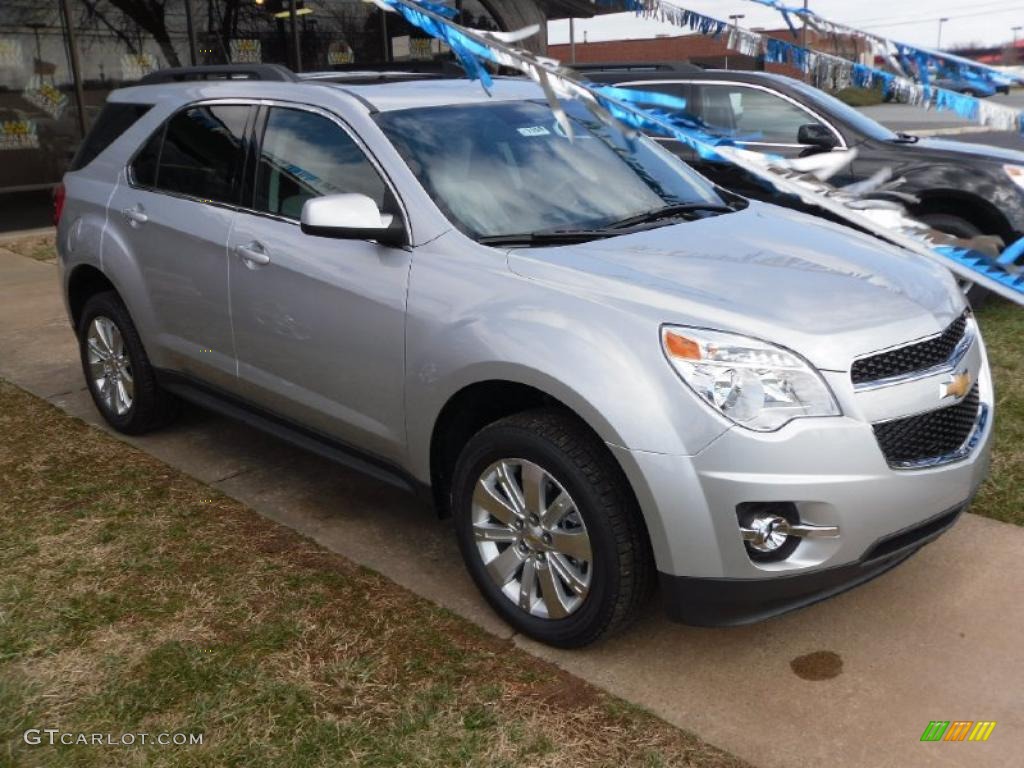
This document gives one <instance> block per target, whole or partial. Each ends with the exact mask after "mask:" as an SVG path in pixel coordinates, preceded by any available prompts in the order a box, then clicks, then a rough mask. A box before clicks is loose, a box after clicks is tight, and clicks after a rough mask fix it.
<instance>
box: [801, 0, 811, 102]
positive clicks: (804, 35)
mask: <svg viewBox="0 0 1024 768" xmlns="http://www.w3.org/2000/svg"><path fill="white" fill-rule="evenodd" d="M807 10H808V0H804V17H803V19H801V21H803V23H804V25H803V27H802V28H801V30H800V47H801V48H803V49H804V50H805V51H806V50H807ZM810 81H811V72H810V70H809V69H808V70H805V71H804V82H805V83H809V82H810Z"/></svg>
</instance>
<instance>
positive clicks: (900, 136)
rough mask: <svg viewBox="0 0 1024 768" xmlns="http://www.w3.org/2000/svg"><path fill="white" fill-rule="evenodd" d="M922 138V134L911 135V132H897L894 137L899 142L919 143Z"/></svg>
mask: <svg viewBox="0 0 1024 768" xmlns="http://www.w3.org/2000/svg"><path fill="white" fill-rule="evenodd" d="M920 140H921V137H920V136H911V135H910V134H909V133H897V134H896V138H895V139H894V141H896V142H898V143H899V144H917V142H919V141H920Z"/></svg>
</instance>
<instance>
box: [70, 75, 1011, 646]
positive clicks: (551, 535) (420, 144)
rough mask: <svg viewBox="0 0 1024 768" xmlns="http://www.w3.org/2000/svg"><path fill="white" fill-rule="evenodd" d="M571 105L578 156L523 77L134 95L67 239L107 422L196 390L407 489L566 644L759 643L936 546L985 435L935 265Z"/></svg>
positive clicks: (233, 85)
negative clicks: (748, 193) (748, 635)
mask: <svg viewBox="0 0 1024 768" xmlns="http://www.w3.org/2000/svg"><path fill="white" fill-rule="evenodd" d="M169 79H171V78H166V79H165V80H169ZM566 109H567V111H568V119H569V121H570V123H571V125H572V126H573V128H574V130H573V134H574V137H573V138H572V139H570V138H569V137H568V136H567V135H566V132H565V131H564V130H563V129H562V128H561V127H560V125H559V123H558V122H557V121H556V120H555V118H554V116H553V114H552V112H551V110H550V109H549V107H548V106H547V105H546V103H545V101H544V98H543V95H542V93H541V92H540V91H539V90H538V89H537V88H536V87H535V86H533V85H532V84H530V83H528V82H526V81H521V80H514V79H505V80H502V79H499V80H497V81H496V83H495V86H494V88H493V93H492V94H491V95H490V96H488V95H487V94H485V93H484V92H483V90H482V89H481V88H480V86H479V85H478V84H474V83H470V82H468V81H464V80H455V79H433V80H423V81H410V80H408V78H406V81H405V82H393V83H382V84H361V85H349V84H345V83H339V82H332V81H331V79H330V78H321V79H308V80H304V81H303V80H297V79H295V78H293V77H288V78H280V79H278V80H276V81H273V80H258V81H253V80H247V81H241V80H230V79H228V80H222V81H218V82H213V81H210V82H202V81H189V80H186V81H185V82H177V83H175V82H166V81H164V80H160V79H159V78H158V79H157V81H156V82H154V83H152V84H148V85H143V86H139V87H134V88H127V89H124V90H120V91H116V92H114V93H113V94H111V96H110V98H109V103H108V105H107V106H106V108H105V112H104V113H103V115H102V116H101V117H100V118H99V120H98V123H97V125H96V127H95V128H94V130H93V133H92V135H91V136H90V137H89V139H88V140H87V141H86V143H85V144H84V146H83V149H82V151H81V153H80V155H79V157H78V158H77V159H76V162H75V165H74V167H75V170H73V171H71V172H69V173H68V174H67V176H66V177H65V179H64V192H63V194H62V197H63V200H62V202H63V212H62V215H61V216H60V218H59V222H60V223H59V239H58V242H59V248H60V256H61V258H60V267H61V269H60V272H61V279H62V285H63V290H64V296H65V298H66V301H67V308H68V312H69V314H70V317H71V322H72V325H73V327H74V329H75V331H76V333H77V334H78V338H79V339H80V341H81V355H82V366H83V369H84V372H85V376H86V379H87V380H88V383H89V387H90V389H91V391H92V394H93V398H94V399H95V401H96V405H97V407H98V408H99V410H100V411H101V412H102V414H103V416H104V417H105V418H106V420H107V421H108V422H109V423H110V424H111V425H112V426H113V427H114V428H115V429H118V430H121V431H122V432H126V433H130V434H139V433H143V432H146V431H149V430H152V429H154V428H156V427H158V426H160V425H162V424H165V423H166V422H167V421H168V419H170V418H171V417H172V415H173V414H174V411H175V404H176V402H177V401H178V398H182V399H185V400H191V401H194V402H196V403H199V404H200V405H202V406H204V407H208V408H212V409H217V410H220V411H222V412H226V413H228V414H230V415H233V416H238V417H241V418H244V419H246V420H247V421H249V422H252V423H254V424H257V425H259V426H261V427H263V428H266V429H268V430H270V431H272V432H274V433H276V434H278V435H280V436H282V437H284V438H287V439H290V440H293V441H295V442H297V443H298V444H299V445H301V446H304V447H306V448H309V449H313V450H316V451H319V452H322V453H324V454H326V455H329V456H332V457H335V458H337V459H339V460H340V461H343V462H346V463H348V464H350V465H354V466H356V467H359V468H361V469H363V470H366V471H368V472H370V473H372V474H374V475H375V476H377V477H379V478H381V479H382V480H387V481H391V482H394V483H397V484H400V485H402V486H404V487H407V488H409V489H412V490H414V491H417V492H420V493H422V494H423V495H424V496H425V497H426V498H428V499H430V500H431V501H432V503H433V505H434V506H435V507H436V509H437V511H438V512H439V513H440V514H442V515H451V516H452V517H453V519H454V526H455V530H456V534H457V536H458V541H459V545H460V547H461V550H462V553H463V555H464V557H465V560H466V564H467V566H468V568H469V571H470V573H471V574H472V577H473V579H474V580H475V581H476V584H477V585H478V587H479V588H480V590H481V592H482V593H483V595H484V596H485V597H486V599H487V600H488V601H489V602H490V604H491V605H492V606H493V607H494V609H495V610H496V611H497V612H498V613H499V614H501V615H502V616H503V617H504V618H505V619H506V620H507V621H508V622H509V623H510V624H511V625H512V626H513V627H514V628H515V629H517V630H518V631H520V632H523V633H525V634H527V635H530V636H532V637H534V638H537V639H539V640H541V641H543V642H547V643H551V644H554V645H559V646H566V647H569V646H580V645H583V644H586V643H589V642H591V641H594V640H595V639H597V638H598V637H601V636H602V635H604V634H606V633H608V632H610V631H612V630H615V629H616V628H619V627H621V626H622V625H623V624H624V623H625V622H626V621H627V620H628V619H630V618H631V617H633V616H634V615H635V614H636V613H637V612H638V610H639V609H640V607H641V605H642V603H643V602H644V600H645V598H647V597H648V595H649V594H650V592H651V591H652V589H653V588H654V587H655V583H656V581H657V582H660V591H661V593H662V596H663V598H664V602H665V605H666V606H667V609H668V612H669V614H670V615H671V616H672V617H673V618H676V619H679V620H682V621H685V622H688V623H692V624H701V625H727V624H739V623H743V622H749V621H754V620H758V619H762V618H764V617H768V616H771V615H774V614H778V613H781V612H783V611H787V610H790V609H793V608H797V607H800V606H804V605H808V604H810V603H813V602H815V601H817V600H821V599H823V598H825V597H827V596H829V595H832V594H835V593H838V592H840V591H842V590H844V589H847V588H849V587H851V586H853V585H855V584H858V583H860V582H863V581H866V580H868V579H870V578H872V577H874V576H876V575H878V574H880V573H882V572H883V571H885V570H887V569H889V568H891V567H892V566H894V565H896V564H897V563H899V562H901V561H902V560H904V559H905V558H906V557H908V556H909V555H910V554H912V553H913V552H915V551H916V550H917V549H919V548H920V547H921V546H922V545H923V544H925V543H926V542H928V541H930V540H932V539H933V538H935V537H936V536H938V535H939V534H941V533H942V532H943V531H945V530H946V529H948V528H949V527H950V526H951V525H952V524H953V523H954V521H955V520H956V519H957V516H958V515H959V514H960V513H961V511H962V510H963V509H964V508H965V507H966V505H967V504H968V502H969V500H970V499H971V497H972V495H973V494H974V492H975V490H976V489H977V487H978V485H979V483H980V482H981V481H982V479H983V477H984V476H985V473H986V469H987V466H988V460H989V444H990V442H991V436H992V417H993V410H992V403H993V393H992V382H991V377H990V373H989V368H988V363H987V361H986V356H985V349H984V345H983V343H982V340H981V337H980V335H979V333H978V329H977V326H976V325H975V321H974V319H973V318H972V316H971V312H970V310H969V308H968V307H967V306H966V305H965V302H964V299H963V297H962V295H961V293H960V292H959V291H958V290H957V286H956V284H955V282H954V280H953V279H952V278H951V276H950V275H949V274H948V273H946V272H945V271H943V270H942V269H941V268H940V267H938V266H935V265H933V264H931V263H928V262H926V261H925V260H923V259H921V258H920V257H916V256H914V255H912V254H909V253H905V252H902V251H900V250H897V249H895V248H892V247H889V246H887V245H884V244H882V243H881V242H879V241H877V240H875V239H872V238H870V237H868V236H865V235H861V234H857V233H855V232H853V231H851V230H848V229H845V228H842V227H840V226H837V225H833V224H830V223H827V222H825V221H822V220H820V219H816V218H811V217H808V216H805V215H801V214H798V213H795V212H792V211H787V210H783V209H780V208H776V207H773V206H770V205H766V204H761V203H756V202H752V201H747V200H744V199H742V198H740V197H737V196H735V195H732V194H730V193H728V192H726V191H724V190H722V189H720V188H717V187H715V186H714V185H712V184H711V183H710V182H708V181H707V180H706V179H704V178H703V177H701V176H700V175H698V174H697V173H695V172H694V171H693V170H691V169H690V168H689V167H687V166H686V165H684V164H683V163H682V162H681V161H680V160H678V159H677V158H675V157H674V156H673V155H671V154H670V153H668V152H667V151H665V150H663V149H662V148H661V147H659V146H658V145H657V144H656V143H654V142H652V141H648V140H646V139H644V138H635V137H631V136H627V135H624V134H623V133H620V132H617V131H616V130H615V129H614V128H610V127H608V126H606V125H603V124H601V123H600V122H598V121H596V120H594V119H593V117H592V116H591V115H590V114H589V113H587V112H586V111H585V110H584V109H582V107H579V106H576V105H573V104H568V105H566Z"/></svg>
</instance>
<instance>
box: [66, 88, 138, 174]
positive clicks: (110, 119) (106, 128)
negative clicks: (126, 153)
mask: <svg viewBox="0 0 1024 768" xmlns="http://www.w3.org/2000/svg"><path fill="white" fill-rule="evenodd" d="M148 111H149V105H148V104H116V103H114V102H110V103H108V104H107V105H106V106H104V107H103V111H102V112H100V116H99V117H97V118H96V122H95V123H93V126H92V129H91V130H90V131H89V135H88V136H86V137H85V141H83V142H82V145H81V146H80V147H79V148H78V152H76V153H75V159H74V160H72V161H71V167H70V168H69V170H72V171H77V170H79V169H81V168H85V166H87V165H88V164H89V163H91V162H92V161H93V160H94V159H95V158H96V156H97V155H98V154H99V153H100V152H102V151H103V150H104V149H106V148H107V147H109V146H110V145H111V144H113V143H114V141H116V140H117V138H118V137H119V136H120V135H121V134H122V133H124V132H125V131H127V130H128V129H129V128H131V127H132V126H133V125H134V124H135V121H136V120H138V119H139V118H140V117H142V116H143V115H144V114H146V113H147V112H148Z"/></svg>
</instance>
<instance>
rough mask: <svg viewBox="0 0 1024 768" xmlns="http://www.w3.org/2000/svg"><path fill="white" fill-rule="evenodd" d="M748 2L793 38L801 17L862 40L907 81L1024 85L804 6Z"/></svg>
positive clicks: (991, 70) (812, 24)
mask: <svg viewBox="0 0 1024 768" xmlns="http://www.w3.org/2000/svg"><path fill="white" fill-rule="evenodd" d="M748 2H751V3H757V4H758V5H764V6H767V7H769V8H774V9H775V10H777V11H778V12H779V13H781V14H782V17H783V18H784V19H785V21H786V23H787V24H788V25H789V28H790V29H791V30H792V31H793V33H794V36H795V35H796V28H795V27H794V25H793V21H792V16H798V17H799V18H800V20H801V21H802V22H803V23H804V24H806V25H807V26H808V27H809V28H810V29H813V30H814V31H816V32H818V33H820V34H828V35H846V36H849V37H853V38H857V39H860V40H863V41H864V42H865V43H866V45H867V47H868V50H869V51H870V52H871V53H872V54H873V55H875V56H879V57H881V58H883V59H884V60H886V61H888V62H890V63H891V64H892V66H893V68H894V69H896V71H897V72H901V73H902V74H904V75H906V76H907V77H914V76H915V75H916V77H917V79H918V81H919V82H928V81H929V79H936V78H938V79H943V78H949V79H952V78H962V79H966V80H971V81H978V82H980V83H984V84H987V85H989V86H991V87H992V88H993V90H994V89H996V88H998V87H1002V86H1008V85H1010V84H1012V83H1016V82H1024V80H1022V79H1021V78H1019V77H1016V76H1014V75H1008V74H1007V73H1005V72H1001V71H999V70H998V69H996V68H995V67H990V66H987V65H985V64H981V63H979V62H977V61H972V60H971V59H965V58H964V57H962V56H955V55H953V54H951V53H945V52H943V51H934V50H931V49H929V48H921V47H919V46H913V45H908V44H907V43H901V42H897V41H894V40H890V39H888V38H885V37H882V36H881V35H876V34H874V33H873V32H866V31H864V30H862V29H857V28H856V27H851V26H849V25H848V24H842V23H840V22H835V21H830V20H829V19H826V18H824V17H823V16H820V15H819V14H817V13H815V12H814V11H812V10H810V9H807V8H804V7H802V6H787V5H785V4H784V3H782V2H781V1H780V0H748ZM908 61H909V62H912V63H913V64H914V66H912V67H906V66H905V63H906V62H908Z"/></svg>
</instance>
